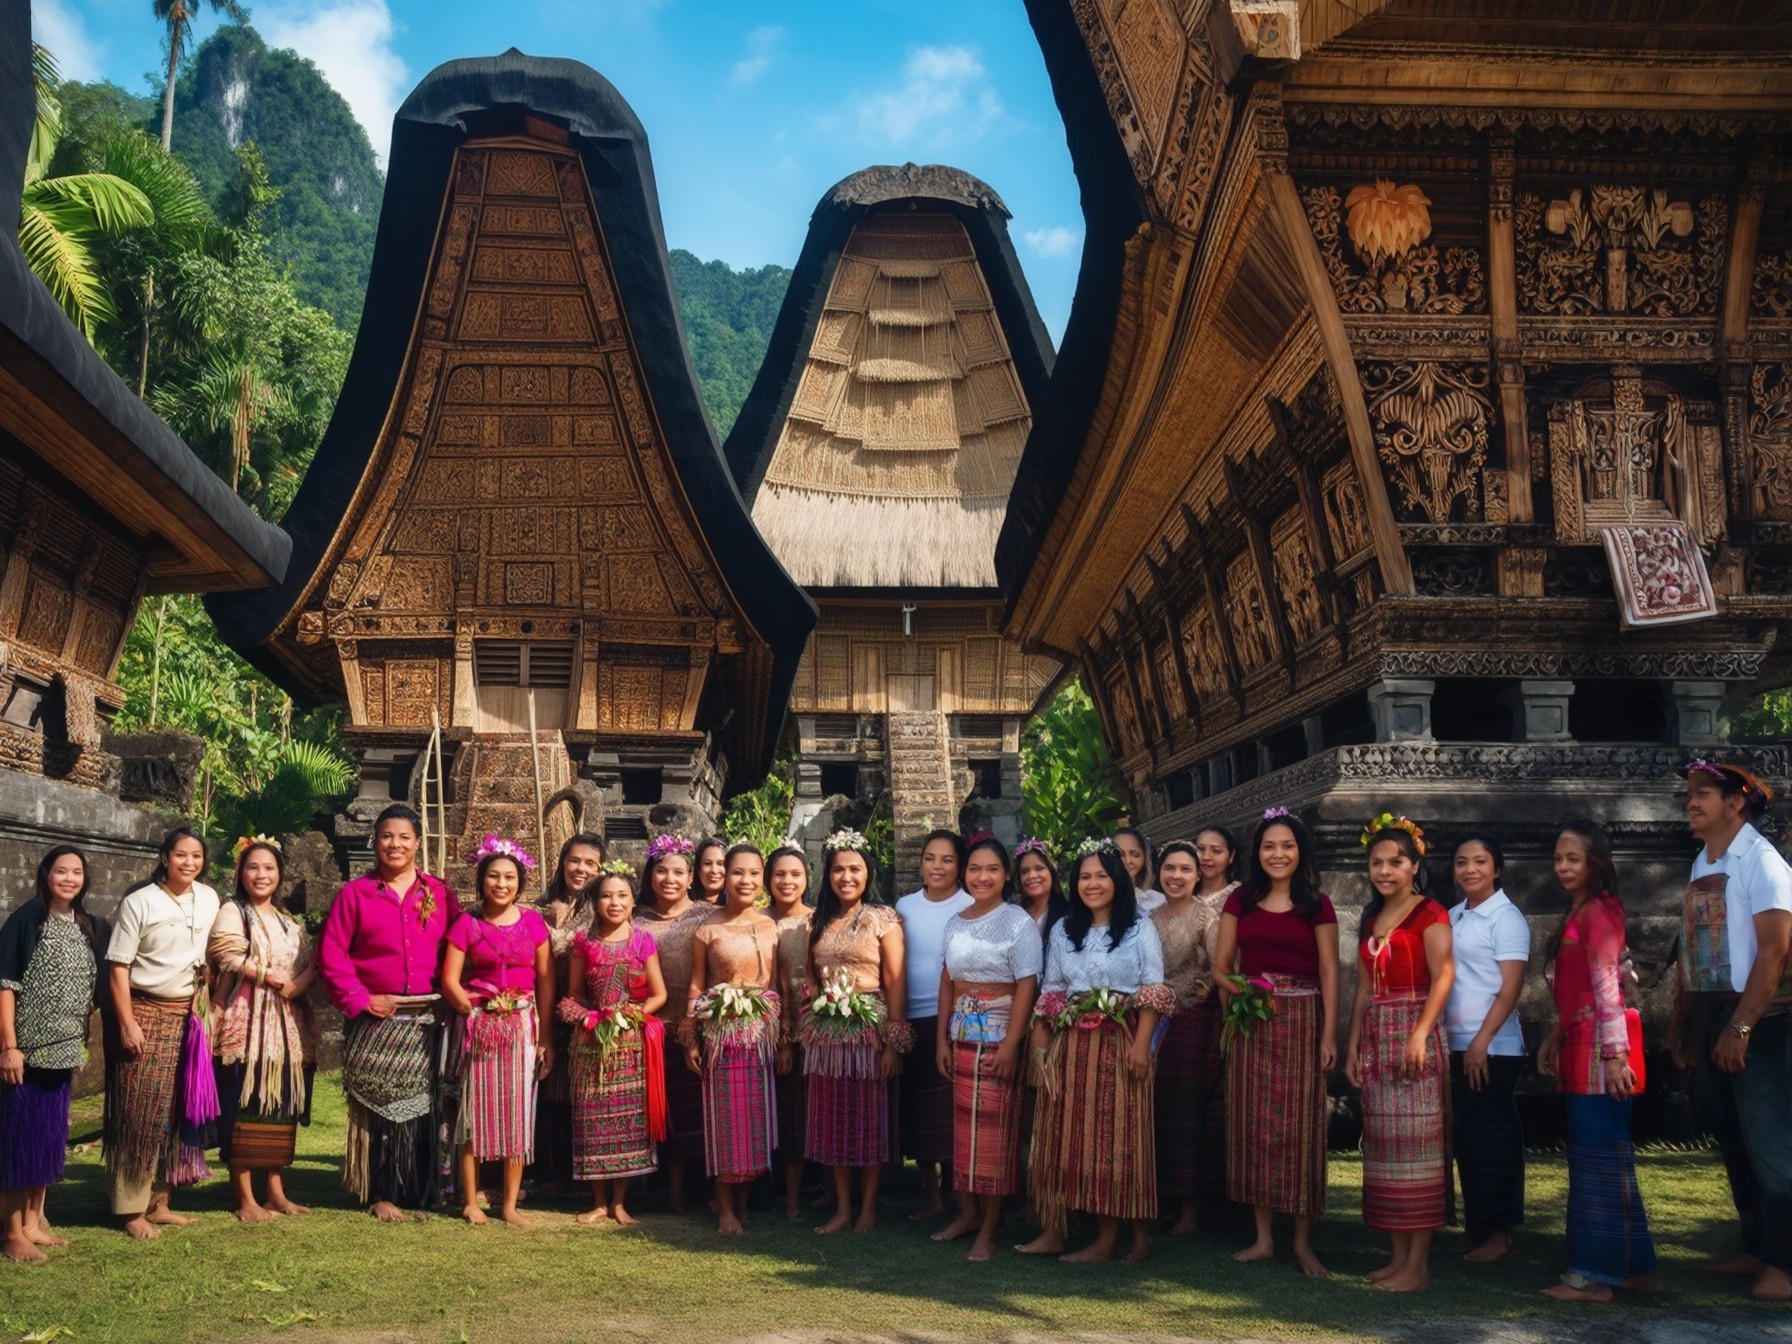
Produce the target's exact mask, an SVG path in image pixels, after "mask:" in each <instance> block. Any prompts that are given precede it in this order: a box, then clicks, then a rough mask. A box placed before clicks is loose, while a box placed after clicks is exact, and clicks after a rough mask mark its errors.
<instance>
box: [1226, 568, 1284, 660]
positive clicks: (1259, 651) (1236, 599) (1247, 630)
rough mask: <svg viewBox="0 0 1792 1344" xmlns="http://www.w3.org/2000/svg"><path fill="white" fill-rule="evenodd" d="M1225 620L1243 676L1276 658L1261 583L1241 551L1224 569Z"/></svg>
mask: <svg viewBox="0 0 1792 1344" xmlns="http://www.w3.org/2000/svg"><path fill="white" fill-rule="evenodd" d="M1226 620H1227V622H1228V623H1229V624H1230V625H1231V627H1232V642H1233V645H1234V647H1236V648H1237V650H1238V661H1239V662H1240V663H1241V664H1243V666H1244V670H1245V672H1247V673H1250V672H1254V671H1256V670H1257V669H1258V668H1261V667H1265V666H1267V665H1268V664H1269V662H1270V660H1271V659H1273V658H1274V657H1275V655H1276V642H1275V632H1274V628H1273V625H1272V623H1271V621H1270V615H1269V603H1268V600H1267V599H1266V598H1265V597H1264V595H1263V581H1262V578H1261V577H1260V576H1259V575H1258V573H1257V563H1256V561H1255V560H1253V559H1252V558H1251V553H1250V552H1249V551H1248V550H1247V551H1241V552H1240V553H1239V554H1238V555H1237V556H1235V557H1233V560H1232V563H1231V564H1229V565H1227V566H1226Z"/></svg>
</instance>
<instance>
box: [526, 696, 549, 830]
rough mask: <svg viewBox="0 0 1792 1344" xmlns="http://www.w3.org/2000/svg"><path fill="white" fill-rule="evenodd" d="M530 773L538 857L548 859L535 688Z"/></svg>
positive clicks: (530, 711) (531, 714)
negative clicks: (536, 728)
mask: <svg viewBox="0 0 1792 1344" xmlns="http://www.w3.org/2000/svg"><path fill="white" fill-rule="evenodd" d="M529 773H530V774H531V775H533V776H534V778H535V848H536V849H537V851H539V852H538V853H537V855H536V857H537V859H538V860H539V861H540V862H541V863H543V864H546V863H547V861H548V855H547V843H548V824H547V810H546V809H545V808H544V807H543V806H542V803H541V749H540V748H539V747H538V746H536V744H535V688H534V687H533V686H531V687H530V688H529Z"/></svg>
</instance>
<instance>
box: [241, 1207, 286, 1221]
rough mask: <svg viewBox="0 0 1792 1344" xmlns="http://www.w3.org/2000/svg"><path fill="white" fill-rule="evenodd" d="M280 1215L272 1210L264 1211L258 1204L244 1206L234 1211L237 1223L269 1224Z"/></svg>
mask: <svg viewBox="0 0 1792 1344" xmlns="http://www.w3.org/2000/svg"><path fill="white" fill-rule="evenodd" d="M279 1216H280V1215H279V1214H278V1213H276V1212H274V1210H272V1209H264V1208H262V1207H261V1205H259V1204H245V1205H243V1206H242V1207H241V1208H239V1209H238V1210H237V1211H236V1220H237V1222H239V1223H271V1222H273V1221H274V1220H275V1219H277V1218H278V1217H279Z"/></svg>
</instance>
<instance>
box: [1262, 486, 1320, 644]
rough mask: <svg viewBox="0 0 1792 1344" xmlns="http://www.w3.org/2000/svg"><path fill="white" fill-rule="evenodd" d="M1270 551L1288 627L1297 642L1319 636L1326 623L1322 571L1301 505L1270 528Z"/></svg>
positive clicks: (1303, 642) (1305, 641)
mask: <svg viewBox="0 0 1792 1344" xmlns="http://www.w3.org/2000/svg"><path fill="white" fill-rule="evenodd" d="M1269 546H1270V555H1271V557H1272V558H1273V561H1274V564H1275V581H1276V591H1277V592H1278V593H1279V594H1280V595H1281V599H1282V609H1283V611H1284V612H1285V613H1286V614H1287V617H1288V628H1289V630H1290V631H1291V632H1292V633H1293V635H1294V642H1295V643H1296V644H1297V645H1301V644H1306V643H1307V642H1309V641H1310V640H1313V639H1315V638H1317V637H1318V635H1319V630H1320V627H1321V626H1322V624H1323V623H1324V617H1323V616H1322V615H1321V613H1320V609H1319V575H1318V569H1317V567H1316V566H1315V565H1314V563H1313V552H1312V549H1311V548H1310V547H1309V546H1308V545H1307V524H1306V519H1305V518H1303V517H1302V516H1301V511H1300V509H1299V508H1293V509H1290V510H1289V511H1288V512H1287V513H1284V514H1283V515H1282V516H1281V517H1280V518H1278V519H1276V521H1275V522H1274V523H1273V524H1272V525H1271V527H1270V529H1269Z"/></svg>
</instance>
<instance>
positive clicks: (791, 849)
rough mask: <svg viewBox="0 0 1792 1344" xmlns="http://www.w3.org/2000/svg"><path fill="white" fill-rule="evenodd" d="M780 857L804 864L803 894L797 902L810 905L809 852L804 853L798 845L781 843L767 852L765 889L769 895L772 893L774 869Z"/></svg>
mask: <svg viewBox="0 0 1792 1344" xmlns="http://www.w3.org/2000/svg"><path fill="white" fill-rule="evenodd" d="M779 859H795V860H796V861H797V862H798V863H799V864H801V865H802V868H803V894H802V895H801V896H800V897H798V898H797V903H798V904H800V905H808V904H809V885H810V879H809V856H808V855H807V854H805V853H803V851H802V850H801V849H799V848H798V847H797V846H796V845H779V846H778V847H777V848H776V849H774V850H773V851H772V852H771V853H770V854H767V855H766V856H765V890H766V894H767V895H770V894H771V889H772V869H773V868H775V867H777V866H778V860H779Z"/></svg>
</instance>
